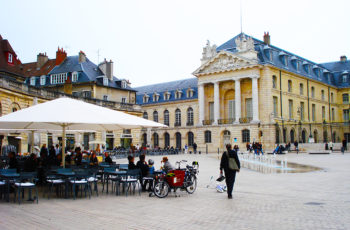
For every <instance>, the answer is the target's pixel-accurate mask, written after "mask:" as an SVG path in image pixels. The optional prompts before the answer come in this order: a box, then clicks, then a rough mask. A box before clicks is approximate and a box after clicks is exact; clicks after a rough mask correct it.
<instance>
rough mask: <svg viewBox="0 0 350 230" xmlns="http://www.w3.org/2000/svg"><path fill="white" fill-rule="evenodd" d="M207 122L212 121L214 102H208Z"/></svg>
mask: <svg viewBox="0 0 350 230" xmlns="http://www.w3.org/2000/svg"><path fill="white" fill-rule="evenodd" d="M209 120H214V102H209Z"/></svg>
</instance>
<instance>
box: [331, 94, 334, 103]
mask: <svg viewBox="0 0 350 230" xmlns="http://www.w3.org/2000/svg"><path fill="white" fill-rule="evenodd" d="M333 102H334V95H333V93H331V103H333Z"/></svg>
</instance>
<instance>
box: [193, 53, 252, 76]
mask: <svg viewBox="0 0 350 230" xmlns="http://www.w3.org/2000/svg"><path fill="white" fill-rule="evenodd" d="M256 64H258V63H257V61H255V60H249V59H247V58H244V57H241V56H239V55H237V54H232V53H229V52H226V51H221V52H219V53H218V54H217V55H215V56H214V57H213V58H212V59H210V60H208V61H207V62H206V63H204V64H203V65H202V66H201V67H199V68H198V69H197V70H196V71H195V72H194V73H193V75H195V76H198V75H203V74H210V73H219V72H226V71H231V70H235V69H241V68H247V67H253V66H255V65H256Z"/></svg>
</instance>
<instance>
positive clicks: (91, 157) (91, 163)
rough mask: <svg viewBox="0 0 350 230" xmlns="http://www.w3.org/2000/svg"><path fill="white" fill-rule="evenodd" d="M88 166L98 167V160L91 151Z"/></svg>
mask: <svg viewBox="0 0 350 230" xmlns="http://www.w3.org/2000/svg"><path fill="white" fill-rule="evenodd" d="M90 165H93V166H96V165H98V160H97V156H96V152H95V151H93V152H92V154H91V156H90Z"/></svg>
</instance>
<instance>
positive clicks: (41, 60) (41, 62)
mask: <svg viewBox="0 0 350 230" xmlns="http://www.w3.org/2000/svg"><path fill="white" fill-rule="evenodd" d="M36 60H37V61H36V68H37V69H40V68H41V67H42V66H43V65H44V64H45V63H46V62H47V61H48V60H49V58H48V57H47V56H46V53H39V54H38V55H37V59H36Z"/></svg>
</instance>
